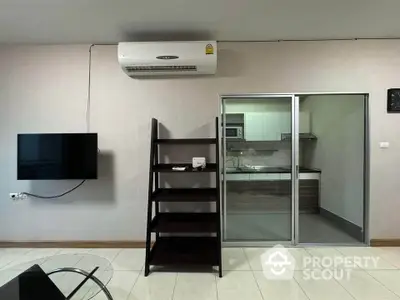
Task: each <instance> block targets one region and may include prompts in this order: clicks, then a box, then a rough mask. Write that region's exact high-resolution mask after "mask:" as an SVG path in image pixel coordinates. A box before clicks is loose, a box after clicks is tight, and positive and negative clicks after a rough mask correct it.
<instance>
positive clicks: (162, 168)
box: [153, 163, 217, 173]
mask: <svg viewBox="0 0 400 300" xmlns="http://www.w3.org/2000/svg"><path fill="white" fill-rule="evenodd" d="M173 167H180V168H182V167H186V170H184V171H175V170H173V169H172V168H173ZM153 171H154V172H160V173H161V172H163V173H184V172H193V173H202V172H217V164H216V163H207V165H206V167H205V168H204V169H201V170H198V169H193V167H192V164H191V163H176V164H156V165H154V167H153Z"/></svg>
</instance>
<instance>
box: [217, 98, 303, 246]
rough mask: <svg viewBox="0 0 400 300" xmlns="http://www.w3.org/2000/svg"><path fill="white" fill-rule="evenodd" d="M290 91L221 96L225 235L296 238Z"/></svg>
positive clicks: (243, 239) (274, 239)
mask: <svg viewBox="0 0 400 300" xmlns="http://www.w3.org/2000/svg"><path fill="white" fill-rule="evenodd" d="M296 109H298V99H297V98H295V97H294V95H237V96H226V97H222V143H223V145H222V149H223V153H222V156H223V160H222V161H223V193H224V195H223V199H224V201H223V212H224V215H223V220H224V241H227V242H283V243H284V242H287V243H293V242H294V239H295V226H294V224H295V213H296V209H297V208H296V205H295V203H296V194H297V193H296V189H297V176H296V173H297V170H298V167H296V166H298V163H297V162H296V155H295V154H296V152H298V151H297V149H298V139H297V135H298V134H297V133H298V130H297V126H296V124H297V122H296V114H295V111H296Z"/></svg>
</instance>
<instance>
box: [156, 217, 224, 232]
mask: <svg viewBox="0 0 400 300" xmlns="http://www.w3.org/2000/svg"><path fill="white" fill-rule="evenodd" d="M150 226H151V231H152V232H161V233H191V232H197V233H217V230H218V216H217V213H159V214H158V215H157V216H155V217H154V219H153V220H152V221H151V225H150Z"/></svg>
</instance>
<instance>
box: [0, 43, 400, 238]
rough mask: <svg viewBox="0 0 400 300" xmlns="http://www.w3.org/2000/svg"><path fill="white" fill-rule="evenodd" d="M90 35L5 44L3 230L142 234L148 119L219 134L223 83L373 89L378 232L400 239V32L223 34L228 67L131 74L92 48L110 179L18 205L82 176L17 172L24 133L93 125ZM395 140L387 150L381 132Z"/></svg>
mask: <svg viewBox="0 0 400 300" xmlns="http://www.w3.org/2000/svg"><path fill="white" fill-rule="evenodd" d="M88 48H89V47H88V45H84V46H38V47H34V46H18V47H3V48H0V49H1V50H0V66H1V68H0V87H1V89H0V107H1V109H0V144H1V146H2V147H1V148H0V166H1V167H0V240H79V239H82V240H85V239H86V240H143V239H144V230H145V208H146V201H147V199H146V198H147V176H148V170H147V169H148V165H147V164H148V157H149V155H148V151H149V136H148V134H149V123H150V118H151V117H157V118H159V120H160V121H161V122H162V123H164V124H165V126H166V127H168V129H170V130H171V133H172V136H175V137H178V136H181V137H185V136H194V135H204V136H205V135H208V134H211V133H212V128H213V118H214V116H216V115H217V114H218V110H219V102H218V101H219V97H218V94H223V93H248V92H275V93H282V92H366V93H370V95H371V97H370V101H371V120H370V121H371V145H370V146H371V181H370V197H371V215H370V223H371V237H375V238H390V237H396V238H400V232H399V230H398V228H400V219H399V218H398V211H399V208H400V202H399V201H398V183H397V178H398V177H399V175H400V168H399V166H398V164H397V161H398V160H399V158H400V151H399V149H400V139H399V131H398V130H397V127H398V122H399V118H400V116H399V115H387V114H386V107H385V106H386V89H387V88H390V87H395V86H398V70H399V67H400V56H399V55H398V53H400V41H349V42H339V41H337V42H318V43H317V42H309V43H307V42H303V43H291V42H290V43H289V42H287V43H286V42H285V43H221V44H219V73H218V75H217V76H215V77H208V78H186V79H153V80H134V79H130V78H129V77H127V76H126V75H124V74H123V72H122V71H121V70H120V69H119V66H118V64H117V59H116V56H117V49H116V47H115V46H95V47H94V48H93V64H92V65H93V78H92V79H93V82H92V96H93V98H92V129H93V131H97V132H98V133H99V138H100V145H99V146H100V148H101V149H102V153H104V154H106V155H105V158H103V159H102V160H101V161H100V164H101V166H100V169H101V176H102V177H101V179H100V180H99V181H97V182H96V181H93V182H88V184H86V185H85V186H84V187H82V188H81V189H80V190H78V191H76V193H74V194H71V195H70V196H69V197H66V198H65V199H59V200H56V201H37V200H30V201H25V202H19V203H12V202H11V201H9V200H8V193H9V192H11V191H12V192H14V191H22V190H30V188H31V187H32V188H33V190H34V191H36V192H43V193H46V192H49V193H50V192H58V191H60V190H62V189H63V188H66V186H67V185H68V186H71V185H72V184H73V183H72V182H71V183H61V182H59V183H52V184H46V183H41V182H36V183H30V182H24V181H17V180H16V179H15V178H16V134H17V133H18V132H33V131H84V130H85V98H86V86H87V58H88ZM381 140H387V141H389V142H390V143H391V147H390V148H389V149H387V150H385V151H382V150H380V149H379V148H378V142H379V141H381Z"/></svg>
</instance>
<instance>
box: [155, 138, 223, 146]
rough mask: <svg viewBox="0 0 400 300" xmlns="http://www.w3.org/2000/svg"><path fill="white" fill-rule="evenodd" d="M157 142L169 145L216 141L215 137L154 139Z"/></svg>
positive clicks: (212, 142) (205, 143) (206, 143)
mask: <svg viewBox="0 0 400 300" xmlns="http://www.w3.org/2000/svg"><path fill="white" fill-rule="evenodd" d="M156 143H157V144H170V145H212V144H216V143H217V139H215V138H203V139H156Z"/></svg>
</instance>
